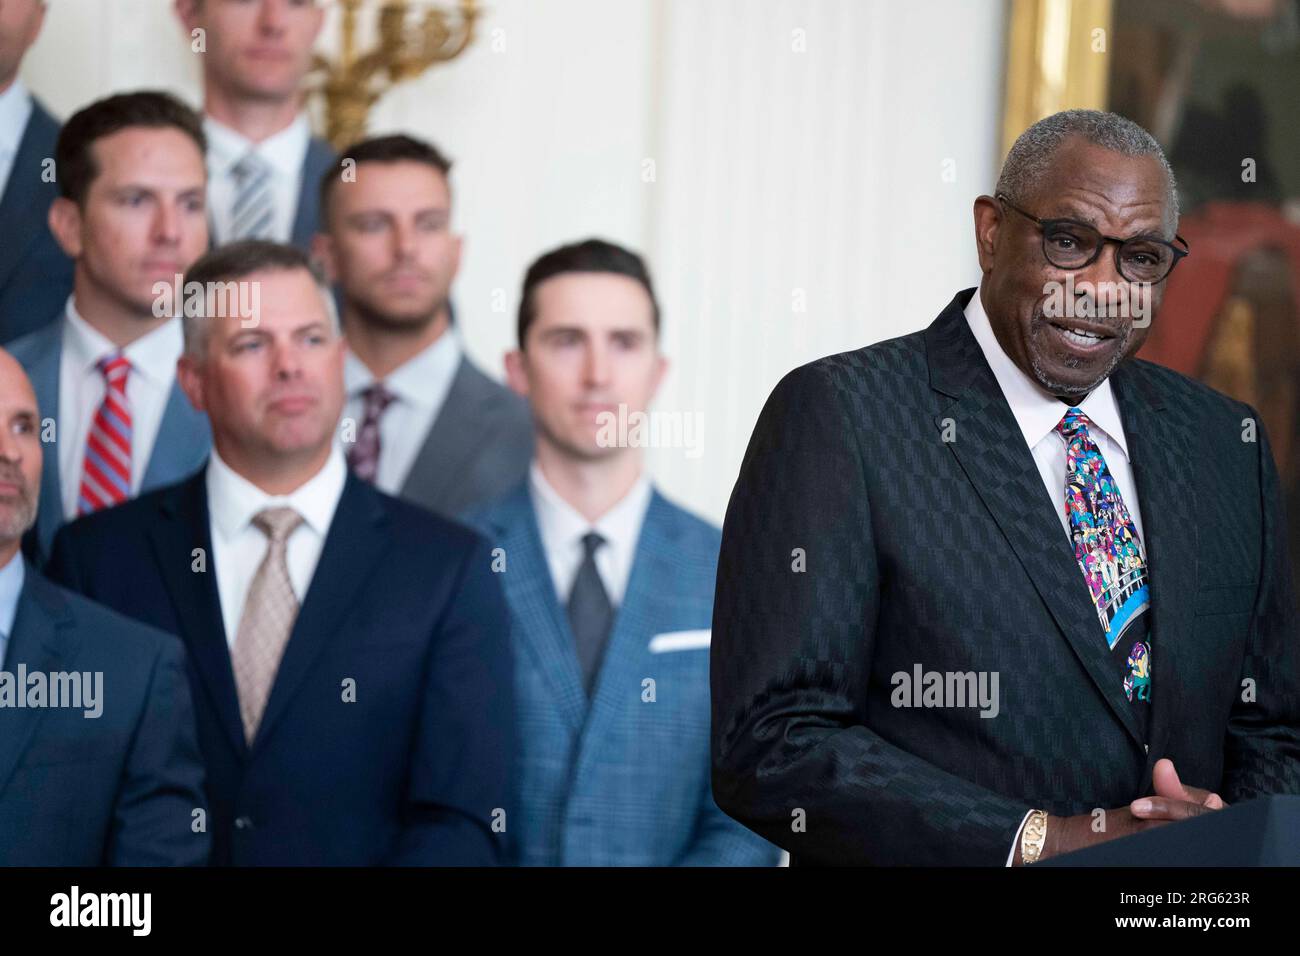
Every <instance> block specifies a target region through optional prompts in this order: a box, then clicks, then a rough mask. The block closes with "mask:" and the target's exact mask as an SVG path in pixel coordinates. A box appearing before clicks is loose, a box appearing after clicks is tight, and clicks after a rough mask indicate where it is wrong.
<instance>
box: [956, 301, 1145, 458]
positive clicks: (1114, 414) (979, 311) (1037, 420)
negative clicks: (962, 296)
mask: <svg viewBox="0 0 1300 956" xmlns="http://www.w3.org/2000/svg"><path fill="white" fill-rule="evenodd" d="M965 311H966V322H967V323H968V324H969V325H970V330H971V332H972V333H973V334H974V336H975V341H976V342H978V343H979V347H980V350H981V351H982V352H983V353H984V358H985V360H986V361H987V362H988V363H989V367H990V368H991V369H992V370H993V376H994V378H996V379H997V381H998V385H999V386H1000V387H1001V389H1002V395H1003V396H1004V397H1005V398H1006V400H1007V404H1008V405H1009V406H1011V414H1013V415H1014V416H1015V418H1016V424H1018V425H1019V426H1020V431H1021V433H1022V434H1023V435H1024V438H1025V444H1026V445H1028V446H1029V447H1030V448H1033V447H1034V446H1035V445H1037V444H1038V443H1039V442H1040V441H1042V439H1043V438H1044V437H1045V436H1046V435H1048V434H1050V433H1051V432H1053V431H1054V430H1055V429H1056V426H1057V424H1058V423H1059V422H1060V421H1061V418H1062V417H1063V416H1064V415H1065V413H1066V411H1068V410H1069V408H1070V406H1069V405H1066V404H1065V403H1064V402H1062V401H1061V400H1060V399H1059V398H1057V397H1056V396H1055V395H1052V394H1050V393H1049V392H1048V391H1047V390H1046V389H1044V388H1043V387H1042V386H1041V385H1039V384H1038V383H1037V382H1035V381H1034V380H1033V379H1031V378H1030V377H1029V376H1028V375H1026V374H1025V373H1024V372H1023V371H1022V370H1021V368H1020V366H1018V365H1016V363H1015V362H1013V361H1012V360H1011V358H1010V356H1008V355H1007V353H1006V352H1004V351H1003V350H1002V345H1001V343H999V342H998V339H997V336H996V335H995V334H994V332H993V326H992V324H991V323H990V321H989V317H988V315H987V314H986V313H985V311H984V304H983V303H982V302H981V301H980V290H979V289H976V290H975V294H974V295H972V296H971V298H970V302H969V303H967V305H966V310H965ZM1078 408H1079V409H1080V411H1082V412H1083V413H1084V414H1085V415H1087V416H1088V418H1089V419H1090V420H1091V421H1092V423H1093V424H1094V425H1096V426H1097V427H1098V428H1100V429H1101V430H1102V431H1104V432H1105V433H1106V434H1107V436H1109V437H1110V438H1111V440H1113V441H1114V442H1115V444H1116V445H1117V446H1118V447H1119V449H1120V450H1121V451H1122V452H1123V453H1124V457H1125V458H1128V457H1129V453H1128V442H1127V441H1126V439H1125V437H1124V427H1123V424H1122V422H1121V420H1120V415H1119V405H1118V404H1116V402H1115V393H1114V392H1113V391H1112V390H1111V387H1110V379H1109V378H1105V379H1103V380H1102V382H1101V384H1100V385H1098V386H1097V387H1096V388H1094V389H1093V390H1092V391H1091V392H1089V393H1088V397H1087V398H1085V399H1084V400H1083V401H1082V402H1080V403H1079V404H1078Z"/></svg>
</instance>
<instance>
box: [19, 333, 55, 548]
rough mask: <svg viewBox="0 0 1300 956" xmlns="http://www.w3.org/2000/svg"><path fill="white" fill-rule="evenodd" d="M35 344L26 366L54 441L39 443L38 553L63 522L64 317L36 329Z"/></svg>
mask: <svg viewBox="0 0 1300 956" xmlns="http://www.w3.org/2000/svg"><path fill="white" fill-rule="evenodd" d="M34 335H35V336H36V340H35V341H36V346H35V348H34V350H33V353H32V359H31V362H30V364H29V365H28V367H27V376H28V378H30V379H31V383H32V390H33V391H34V392H35V393H36V407H37V408H38V409H39V410H40V414H41V419H42V420H44V419H46V418H52V419H54V421H55V441H52V442H46V441H43V442H41V467H42V471H41V497H40V502H39V504H38V505H37V517H36V535H37V539H38V543H39V545H40V548H39V552H40V554H41V555H42V556H43V555H46V554H48V553H49V550H50V544H51V542H53V540H54V533H55V532H56V531H58V530H59V527H60V526H61V525H62V524H63V482H62V479H61V476H60V475H59V441H61V440H62V438H63V436H62V435H61V434H60V433H61V432H62V428H61V426H60V425H59V361H60V355H61V354H62V351H63V319H62V317H60V318H56V319H55V320H54V321H52V322H50V323H48V324H47V325H45V326H44V327H43V328H41V329H40V330H39V331H37V332H35V333H34ZM42 430H43V429H42Z"/></svg>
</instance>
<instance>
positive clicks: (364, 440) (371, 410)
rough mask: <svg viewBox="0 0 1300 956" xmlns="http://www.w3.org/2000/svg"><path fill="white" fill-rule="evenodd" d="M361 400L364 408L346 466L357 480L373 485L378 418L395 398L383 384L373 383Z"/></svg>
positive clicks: (378, 446) (363, 393) (377, 463)
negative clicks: (354, 473) (354, 474)
mask: <svg viewBox="0 0 1300 956" xmlns="http://www.w3.org/2000/svg"><path fill="white" fill-rule="evenodd" d="M361 399H362V401H363V402H364V403H365V408H364V411H363V413H362V418H361V427H360V428H359V429H358V430H357V441H356V444H354V445H353V446H352V448H351V449H350V450H349V451H348V465H349V466H350V467H351V468H352V470H353V471H354V472H356V475H357V477H358V478H360V479H362V480H363V481H369V482H371V483H373V482H374V480H375V475H376V474H377V473H378V471H379V451H380V441H379V418H380V416H381V415H383V414H384V409H386V408H387V407H388V406H389V405H391V404H392V403H393V402H394V401H396V399H397V396H396V395H394V394H393V393H392V392H390V391H389V390H388V389H386V388H384V383H383V382H375V383H374V384H373V385H371V386H370V387H369V388H367V389H366V390H365V391H364V392H362V393H361Z"/></svg>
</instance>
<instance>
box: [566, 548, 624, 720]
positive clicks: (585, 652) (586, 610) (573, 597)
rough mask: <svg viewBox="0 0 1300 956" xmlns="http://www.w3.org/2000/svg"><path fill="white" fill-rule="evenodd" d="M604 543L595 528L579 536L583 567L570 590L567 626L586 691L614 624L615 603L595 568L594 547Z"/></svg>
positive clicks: (592, 681)
mask: <svg viewBox="0 0 1300 956" xmlns="http://www.w3.org/2000/svg"><path fill="white" fill-rule="evenodd" d="M604 543H605V539H604V538H602V537H601V536H600V535H598V534H597V533H596V532H594V531H588V532H587V533H586V534H584V535H583V536H582V547H583V551H584V554H583V556H582V566H581V567H579V568H578V576H577V577H576V578H574V579H573V589H572V590H571V591H569V626H570V627H572V628H573V638H574V643H575V644H576V645H577V651H578V665H579V666H580V667H581V668H582V686H583V687H585V688H586V690H587V693H588V694H590V693H591V689H592V685H593V683H594V681H595V677H596V672H597V670H598V669H599V667H600V659H601V656H602V655H603V654H604V653H605V643H606V642H607V641H608V640H609V631H610V628H611V627H612V626H613V623H614V606H613V605H612V604H610V603H609V595H608V594H607V593H605V585H604V584H603V583H601V580H600V574H599V573H598V572H597V571H596V549H597V548H599V547H600V546H601V545H602V544H604Z"/></svg>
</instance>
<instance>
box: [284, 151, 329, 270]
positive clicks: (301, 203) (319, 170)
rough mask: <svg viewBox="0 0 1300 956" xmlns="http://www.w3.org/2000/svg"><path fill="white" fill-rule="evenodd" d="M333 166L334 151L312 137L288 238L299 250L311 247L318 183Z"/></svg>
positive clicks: (318, 199)
mask: <svg viewBox="0 0 1300 956" xmlns="http://www.w3.org/2000/svg"><path fill="white" fill-rule="evenodd" d="M333 164H334V151H333V150H332V149H330V146H329V144H328V143H326V142H325V141H324V140H319V139H316V138H315V137H312V139H311V140H310V141H309V142H308V144H307V155H306V157H305V158H304V159H303V164H302V185H301V186H300V187H299V190H298V209H297V211H296V212H295V213H294V219H293V234H292V236H291V237H290V242H292V243H293V244H294V245H295V246H298V247H299V248H300V249H307V248H308V247H309V246H310V245H311V238H312V236H313V235H314V234H315V232H316V229H317V225H318V217H319V214H320V182H321V179H322V177H324V175H325V172H326V170H328V169H329V168H330V166H332V165H333Z"/></svg>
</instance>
